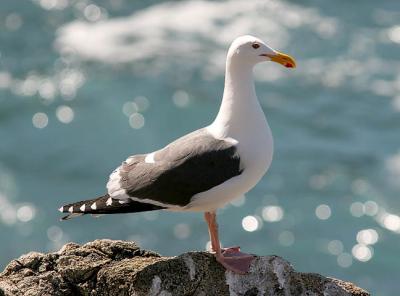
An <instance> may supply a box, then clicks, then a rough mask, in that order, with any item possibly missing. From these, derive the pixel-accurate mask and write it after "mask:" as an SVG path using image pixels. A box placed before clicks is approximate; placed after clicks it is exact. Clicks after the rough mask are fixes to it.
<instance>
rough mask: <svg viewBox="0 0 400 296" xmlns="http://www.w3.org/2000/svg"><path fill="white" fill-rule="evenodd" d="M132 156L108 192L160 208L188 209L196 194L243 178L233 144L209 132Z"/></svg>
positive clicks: (119, 170) (115, 172) (115, 174)
mask: <svg viewBox="0 0 400 296" xmlns="http://www.w3.org/2000/svg"><path fill="white" fill-rule="evenodd" d="M146 156H147V155H134V156H131V157H129V158H128V159H127V160H126V161H125V162H124V163H123V164H122V165H121V166H120V167H119V168H118V169H117V170H116V171H114V173H113V174H112V175H111V176H110V181H109V182H108V184H107V188H108V193H109V194H110V196H112V197H114V198H122V199H123V198H133V199H135V200H137V201H143V202H147V203H154V204H158V205H171V206H185V205H187V204H189V203H190V201H191V198H192V196H193V195H195V194H197V193H200V192H204V191H207V190H209V189H211V188H213V187H215V186H217V185H219V184H221V183H223V182H225V181H227V180H229V179H230V178H232V177H235V176H237V175H240V174H241V172H242V170H241V167H240V157H239V155H238V153H237V149H236V146H235V145H234V144H232V143H231V142H228V141H224V140H220V139H215V138H214V137H213V136H212V135H211V134H209V133H208V132H207V130H206V129H200V130H197V131H195V132H192V133H190V134H188V135H186V136H184V137H182V138H179V139H177V140H176V141H174V142H172V143H171V144H169V145H168V146H166V147H165V148H163V149H161V150H159V151H157V152H155V153H154V154H153V155H152V156H153V157H152V160H151V161H150V162H149V161H147V162H146V161H145V160H146Z"/></svg>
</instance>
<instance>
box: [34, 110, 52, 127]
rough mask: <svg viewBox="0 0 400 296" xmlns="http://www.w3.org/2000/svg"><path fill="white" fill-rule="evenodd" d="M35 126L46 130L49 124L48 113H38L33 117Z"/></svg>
mask: <svg viewBox="0 0 400 296" xmlns="http://www.w3.org/2000/svg"><path fill="white" fill-rule="evenodd" d="M32 123H33V126H34V127H36V128H45V127H46V126H47V124H48V123H49V118H48V117H47V115H46V113H42V112H38V113H36V114H35V115H33V117H32Z"/></svg>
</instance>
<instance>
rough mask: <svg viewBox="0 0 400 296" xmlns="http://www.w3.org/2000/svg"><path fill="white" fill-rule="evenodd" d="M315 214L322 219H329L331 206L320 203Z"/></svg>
mask: <svg viewBox="0 0 400 296" xmlns="http://www.w3.org/2000/svg"><path fill="white" fill-rule="evenodd" d="M315 215H316V216H317V218H318V219H320V220H327V219H329V217H330V216H331V208H330V207H329V206H328V205H324V204H322V205H319V206H318V207H317V208H316V209H315Z"/></svg>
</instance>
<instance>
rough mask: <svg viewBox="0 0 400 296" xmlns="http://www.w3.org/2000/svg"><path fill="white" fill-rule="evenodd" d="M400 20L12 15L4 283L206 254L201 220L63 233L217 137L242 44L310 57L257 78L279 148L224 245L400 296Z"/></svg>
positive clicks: (261, 5)
mask: <svg viewBox="0 0 400 296" xmlns="http://www.w3.org/2000/svg"><path fill="white" fill-rule="evenodd" d="M399 20H400V2H398V1H392V0H383V1H379V2H376V1H372V0H366V1H362V2H361V1H344V0H339V1H323V2H322V1H316V0H309V1H301V2H300V1H281V0H271V1H246V0H229V1H205V0H196V1H172V2H161V1H140V2H139V1H128V0H112V1H105V0H104V1H90V0H87V1H86V0H32V1H13V0H3V1H1V2H0V241H1V244H0V266H1V269H2V268H4V267H5V265H6V264H7V263H8V262H9V261H10V260H11V259H12V258H15V257H18V256H20V255H21V254H23V253H26V252H28V251H30V250H36V251H41V252H47V251H53V250H57V249H58V248H59V247H60V246H61V245H62V244H64V243H66V242H69V241H74V242H78V243H84V242H87V241H90V240H94V239H97V238H111V239H123V240H134V241H136V242H138V243H139V244H140V245H141V246H142V247H143V248H149V249H152V250H155V251H157V252H159V253H161V254H163V255H169V256H173V255H178V254H180V253H182V252H185V251H188V250H202V249H205V247H206V244H207V241H208V234H207V229H206V225H205V223H204V222H203V218H202V215H201V214H199V213H169V212H159V213H158V212H152V213H143V214H130V215H115V216H103V217H100V218H91V217H90V216H89V217H81V218H77V219H73V220H71V221H67V222H60V221H59V218H60V213H59V212H58V211H57V209H58V207H59V206H61V205H62V204H64V203H68V202H72V201H76V200H81V199H86V198H92V197H94V196H97V195H101V194H103V193H104V192H105V184H106V182H107V179H108V175H109V174H110V172H112V171H113V170H114V168H115V167H116V166H118V165H119V164H120V163H121V162H122V161H123V160H124V159H125V158H126V157H128V156H129V155H132V154H136V153H145V152H150V151H153V150H156V149H158V148H160V147H162V146H164V145H165V144H167V143H169V142H170V141H172V140H174V139H175V138H177V137H179V136H181V135H183V134H185V133H187V132H190V131H192V130H194V129H197V128H200V127H203V126H205V125H207V124H208V123H210V122H211V121H212V120H213V118H214V116H215V115H216V112H217V110H218V107H219V103H220V98H221V95H222V90H223V78H224V72H223V70H224V63H225V53H226V50H227V48H228V46H229V44H230V42H231V41H232V40H233V39H234V38H235V37H237V36H239V35H242V34H253V35H257V36H259V37H261V38H262V39H263V40H265V41H266V42H267V43H268V44H269V45H270V46H272V47H273V48H275V49H277V50H280V51H283V52H285V53H288V54H290V55H292V56H294V57H295V58H296V60H297V63H298V68H297V69H295V70H294V71H291V70H288V69H286V68H284V67H280V66H279V65H273V64H272V63H264V64H262V65H258V66H257V68H256V69H255V78H256V88H257V93H258V97H259V99H260V101H261V103H262V106H263V108H264V112H265V113H266V115H267V118H268V121H269V124H270V126H271V128H272V131H273V135H274V139H275V155H274V160H273V164H272V166H271V168H270V170H269V172H268V174H267V175H266V176H265V177H264V178H263V179H262V181H261V182H260V183H259V184H258V185H257V187H255V188H254V189H253V190H252V191H251V192H249V193H248V194H247V195H246V197H245V198H242V199H240V200H237V201H235V202H234V203H233V204H232V205H229V206H227V207H226V208H224V209H223V210H221V211H220V212H219V224H220V232H221V240H222V243H223V244H224V245H226V246H228V245H236V244H239V245H241V247H242V249H244V250H245V251H247V252H252V253H256V254H260V255H268V254H276V255H280V256H283V257H284V258H286V259H287V260H289V261H290V262H291V263H292V264H293V265H294V267H295V268H296V269H297V270H300V271H307V272H318V273H322V274H324V275H329V276H332V277H337V278H341V279H345V280H349V281H353V282H355V283H356V284H358V285H360V286H361V287H363V288H366V289H368V290H369V291H370V292H372V293H373V295H381V296H385V295H396V294H397V293H398V292H397V291H398V279H399V277H400V257H399V247H400V199H399V194H400V59H399V58H400V48H399V46H400V25H399Z"/></svg>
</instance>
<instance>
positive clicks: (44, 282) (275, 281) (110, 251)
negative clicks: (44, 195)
mask: <svg viewBox="0 0 400 296" xmlns="http://www.w3.org/2000/svg"><path fill="white" fill-rule="evenodd" d="M3 295H7V296H8V295H16V296H19V295H24V296H38V295H91V296H95V295H121V296H122V295H135V296H136V295H137V296H142V295H160V296H168V295H198V296H200V295H202V296H206V295H207V296H208V295H221V296H222V295H238V296H239V295H243V296H256V295H282V296H283V295H284V296H288V295H309V296H311V295H313V296H314V295H315V296H316V295H324V296H329V295H338V296H339V295H358V296H361V295H363V296H364V295H365V296H366V295H369V293H368V292H366V291H364V290H363V289H360V288H358V287H356V286H355V285H354V284H352V283H348V282H343V281H341V280H336V279H332V278H327V277H324V276H321V275H318V274H313V273H301V272H296V271H295V270H294V269H293V267H292V266H291V265H290V264H289V263H288V262H287V261H285V260H283V259H282V258H280V257H277V256H263V257H257V258H256V259H255V260H254V261H253V263H252V266H251V270H250V273H249V274H247V275H236V274H233V273H231V272H225V270H224V269H223V268H222V267H221V265H220V264H218V263H217V262H216V261H215V259H214V257H213V256H212V255H211V254H209V253H206V252H189V253H185V254H183V255H180V256H177V257H161V256H160V255H158V254H156V253H154V252H151V251H146V250H142V249H140V248H139V247H138V246H137V245H136V244H135V243H133V242H124V241H113V240H96V241H93V242H90V243H87V244H85V245H83V246H80V245H78V244H75V243H69V244H66V245H65V246H64V247H63V248H62V249H61V250H60V251H58V252H56V253H49V254H41V253H36V252H31V253H29V254H26V255H23V256H21V257H20V258H19V259H16V260H13V261H11V262H10V264H9V265H8V266H7V267H6V268H5V270H4V271H3V272H2V273H1V274H0V296H3Z"/></svg>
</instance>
